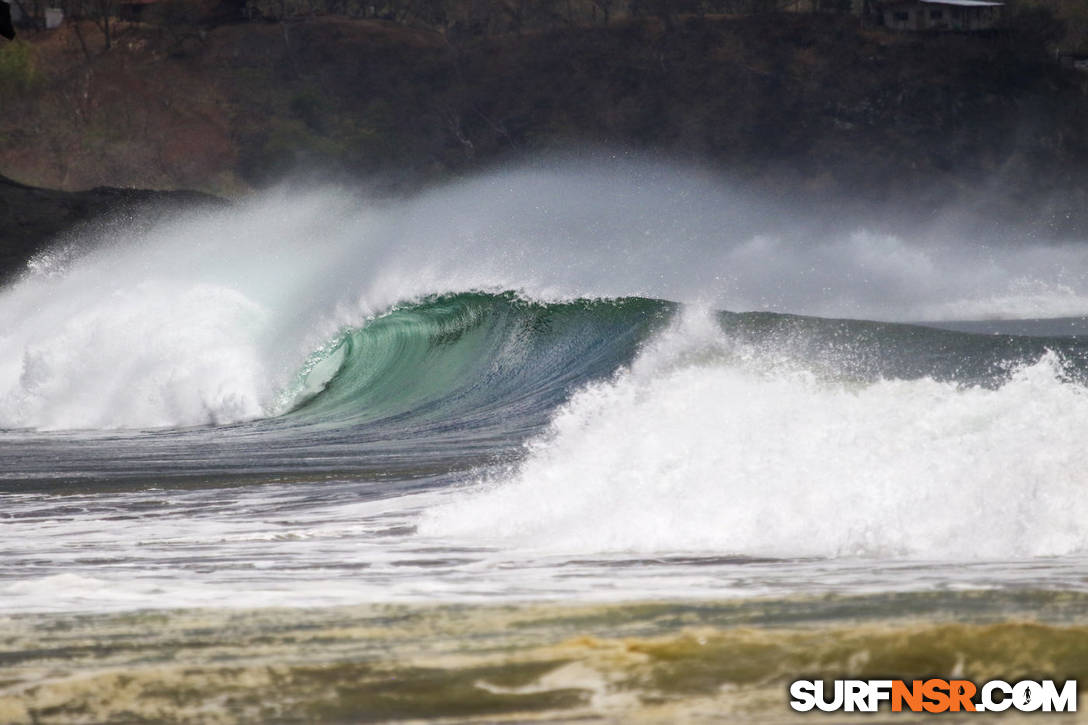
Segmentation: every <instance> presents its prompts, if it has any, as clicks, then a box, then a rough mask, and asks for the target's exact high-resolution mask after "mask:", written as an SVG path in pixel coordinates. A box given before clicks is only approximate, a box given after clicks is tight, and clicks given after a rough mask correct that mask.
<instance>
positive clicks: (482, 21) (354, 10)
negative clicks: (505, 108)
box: [245, 0, 850, 35]
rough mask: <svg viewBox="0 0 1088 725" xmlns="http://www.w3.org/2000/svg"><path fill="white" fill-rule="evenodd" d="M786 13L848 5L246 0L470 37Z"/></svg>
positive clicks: (822, 1)
mask: <svg viewBox="0 0 1088 725" xmlns="http://www.w3.org/2000/svg"><path fill="white" fill-rule="evenodd" d="M786 8H791V9H793V8H796V9H806V10H821V9H824V10H831V9H834V10H843V11H845V10H849V8H850V0H385V1H379V0H248V2H246V5H245V12H246V13H248V14H249V15H250V16H251V17H262V18H267V19H274V20H280V19H284V18H291V17H303V16H307V15H326V14H327V15H342V16H346V17H359V18H378V19H383V20H390V21H393V22H396V23H400V24H404V25H416V26H422V27H427V28H436V29H442V30H460V31H464V32H469V33H472V34H476V35H491V34H497V33H510V32H515V33H517V32H523V31H530V30H537V29H544V28H550V27H556V26H562V25H569V26H585V25H594V24H602V25H607V24H609V23H610V22H612V21H613V20H616V19H619V18H657V19H659V20H660V21H662V22H663V23H665V24H667V25H671V24H672V23H674V22H676V21H677V19H678V18H680V17H684V16H688V17H690V16H701V15H707V14H750V13H760V12H773V11H775V10H782V9H786Z"/></svg>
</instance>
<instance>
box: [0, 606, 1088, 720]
mask: <svg viewBox="0 0 1088 725" xmlns="http://www.w3.org/2000/svg"><path fill="white" fill-rule="evenodd" d="M0 622H2V627H0V633H2V634H0V661H2V662H3V663H4V668H3V672H4V674H3V678H2V682H0V721H3V722H10V723H37V722H61V721H63V722H73V723H96V722H147V721H156V722H207V723H245V722H255V721H262V722H313V721H322V722H345V723H346V722H374V721H386V720H398V721H413V720H428V721H436V720H437V721H442V722H530V721H545V722H575V721H577V722H582V721H591V722H592V721H604V722H661V723H665V722H702V721H706V722H710V721H717V722H722V721H728V722H766V723H777V722H794V721H796V722H800V721H804V720H811V719H812V718H813V717H814V716H813V715H811V714H809V715H804V714H800V713H792V712H791V711H790V709H789V707H788V704H787V701H788V694H787V687H788V683H789V682H790V681H792V680H795V679H799V678H803V677H825V678H834V677H856V678H879V677H885V676H889V675H894V676H896V677H902V678H905V679H909V678H912V677H924V676H927V675H942V676H946V677H948V676H955V677H957V678H966V679H971V680H974V681H984V680H989V679H994V678H1002V679H1007V680H1009V681H1015V680H1017V679H1024V678H1034V679H1043V678H1053V679H1063V680H1064V679H1073V678H1078V677H1079V678H1081V680H1082V681H1083V680H1084V679H1085V678H1088V595H1085V594H1073V593H1062V592H1023V591H1021V592H999V591H984V592H931V593H924V594H923V593H916V594H898V595H887V594H885V595H872V596H858V597H837V596H826V597H797V598H792V599H757V600H745V601H732V602H729V601H721V602H682V601H673V602H640V603H635V602H632V603H623V604H608V605H579V604H557V603H534V604H509V605H501V606H496V605H490V606H486V605H485V606H471V605H365V606H354V607H330V608H311V609H303V608H299V609H251V610H233V611H232V610H223V609H217V610H161V611H145V612H131V613H122V614H34V615H19V616H14V617H6V618H4V619H3V620H0ZM815 717H817V718H820V717H821V716H819V715H817V716H815ZM1021 717H1022V718H1023V719H1025V720H1027V721H1029V722H1030V721H1035V720H1036V719H1037V718H1038V716H1037V715H1035V716H1027V717H1025V716H1021ZM1079 717H1080V719H1078V714H1065V715H1051V716H1049V717H1048V722H1082V721H1083V713H1081V714H1080V715H1079ZM851 719H858V720H861V721H882V720H883V719H887V720H890V721H893V722H916V721H918V720H919V719H924V718H921V716H912V715H907V714H906V713H890V712H884V713H881V714H878V715H876V716H873V715H857V714H855V715H843V716H842V717H836V721H844V720H845V721H849V720H851ZM962 719H965V720H969V718H967V717H966V716H964V717H963V718H962ZM1000 719H1001V721H1002V722H1010V721H1015V719H1016V716H1003V717H1001V718H1000ZM940 720H941V721H942V722H955V721H958V720H957V719H956V716H955V715H950V714H945V715H942V716H940Z"/></svg>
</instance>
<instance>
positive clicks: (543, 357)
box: [285, 293, 675, 427]
mask: <svg viewBox="0 0 1088 725" xmlns="http://www.w3.org/2000/svg"><path fill="white" fill-rule="evenodd" d="M674 309H675V306H674V305H671V304H669V303H665V302H659V301H656V300H646V299H638V298H629V299H623V300H617V301H601V300H598V301H584V300H583V301H576V302H569V303H560V304H542V303H537V302H527V301H525V300H522V299H519V298H517V297H516V296H515V295H513V294H511V293H506V294H500V295H488V294H483V293H469V294H458V295H447V296H441V297H432V298H429V299H426V300H424V301H422V302H420V303H418V304H414V305H410V306H405V307H400V308H397V309H394V310H393V311H391V312H389V313H387V314H385V315H383V316H381V317H379V318H377V319H375V320H373V321H372V322H371V323H369V324H367V325H366V326H365V327H363V328H360V329H353V330H348V331H345V332H344V333H343V334H341V335H340V336H339V337H338V338H336V339H335V340H332V341H330V343H329V344H327V345H325V346H324V347H322V348H321V349H320V350H318V351H316V352H315V353H314V354H313V355H311V356H310V358H309V360H307V361H306V363H305V365H304V366H303V368H302V370H301V371H300V373H299V375H298V377H297V379H296V381H295V382H294V384H293V385H292V386H291V388H289V390H288V391H287V393H286V395H285V399H286V400H287V401H289V402H288V407H289V413H288V416H289V417H290V418H292V419H295V420H299V421H329V422H335V423H336V424H337V425H344V424H345V423H375V422H383V423H386V424H389V425H397V424H398V423H399V424H401V425H404V426H420V425H442V426H446V425H456V426H458V427H460V426H463V425H471V424H472V423H473V422H474V421H475V422H483V421H486V420H487V419H488V418H489V417H492V416H494V415H496V414H497V413H499V411H500V410H501V412H502V415H503V416H504V417H506V418H507V419H510V418H511V417H513V418H515V419H516V418H521V417H523V416H531V415H532V414H534V413H541V412H547V411H548V410H549V409H550V408H552V407H554V405H556V404H557V403H558V402H560V401H561V400H562V398H563V397H564V396H565V395H566V394H567V393H568V392H569V390H570V388H571V386H572V385H577V384H579V383H581V382H584V381H586V380H588V379H593V378H595V377H600V376H602V375H608V374H611V373H612V372H614V371H615V370H616V369H617V368H618V367H619V366H621V365H624V364H627V363H628V362H630V360H631V359H632V357H633V356H634V354H635V352H636V351H637V349H638V345H639V343H640V342H642V341H643V340H645V339H646V338H647V337H648V336H649V335H651V334H652V333H653V332H654V330H656V329H658V328H660V327H661V326H662V325H663V324H664V323H665V322H667V320H668V319H669V318H670V317H671V315H672V312H673V310H674Z"/></svg>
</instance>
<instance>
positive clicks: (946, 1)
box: [881, 0, 1005, 8]
mask: <svg viewBox="0 0 1088 725" xmlns="http://www.w3.org/2000/svg"><path fill="white" fill-rule="evenodd" d="M916 2H922V3H925V4H926V5H955V6H956V7H960V8H996V7H1002V6H1004V4H1005V3H1003V2H998V0H884V2H883V3H881V5H883V6H886V7H892V6H895V5H908V4H913V3H916Z"/></svg>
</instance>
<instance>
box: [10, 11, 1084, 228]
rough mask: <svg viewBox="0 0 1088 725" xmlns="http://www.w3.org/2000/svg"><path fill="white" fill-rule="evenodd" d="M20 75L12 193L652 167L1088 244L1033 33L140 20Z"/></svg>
mask: <svg viewBox="0 0 1088 725" xmlns="http://www.w3.org/2000/svg"><path fill="white" fill-rule="evenodd" d="M94 37H95V36H94V35H93V29H91V28H85V29H84V38H85V39H91V40H92V41H93V40H94ZM3 55H4V56H6V57H7V62H5V61H4V57H0V86H3V88H2V89H0V90H3V97H4V104H5V108H4V113H3V115H2V117H0V173H4V174H6V175H8V176H10V177H13V178H16V179H19V180H20V181H23V182H26V183H31V184H36V185H41V186H47V187H55V188H61V189H67V190H75V189H86V188H91V187H95V186H102V185H110V186H120V187H140V188H156V189H173V188H188V189H199V190H202V191H207V192H212V193H216V194H220V195H227V196H230V195H234V194H238V193H241V192H245V191H247V190H249V189H253V188H257V187H260V186H263V185H266V184H269V183H272V182H274V181H276V180H278V179H280V178H282V177H284V176H285V175H288V174H292V173H293V174H300V173H315V174H320V175H322V176H323V177H328V176H332V177H343V178H359V179H365V180H367V182H368V183H370V184H372V185H376V186H378V187H380V188H382V189H384V190H388V191H402V190H410V189H412V188H416V187H418V186H419V185H422V184H427V183H431V182H434V181H436V180H441V179H444V178H447V177H449V176H450V175H455V174H458V173H462V172H465V171H468V170H471V169H474V168H478V167H481V166H486V165H489V164H494V163H501V162H503V161H506V160H510V159H512V158H517V157H519V156H524V155H532V154H535V153H537V152H540V151H544V150H552V149H570V148H585V147H604V148H623V149H627V148H630V149H639V150H648V151H653V152H664V153H666V154H667V155H669V156H670V157H675V158H680V159H684V160H691V161H696V162H698V163H703V164H708V165H710V166H712V167H714V168H717V169H721V170H724V171H725V172H726V173H728V174H729V175H731V176H733V177H734V178H736V179H737V180H738V181H739V182H740V183H743V184H746V185H748V186H750V187H752V188H755V189H757V190H761V191H763V192H765V193H769V194H775V195H789V196H791V197H796V198H798V199H803V200H805V201H806V202H808V203H812V204H835V205H836V206H839V205H846V206H851V205H853V206H857V207H859V208H866V209H884V210H887V209H895V214H897V215H900V216H903V217H905V218H911V217H917V216H919V215H922V216H925V215H930V214H933V213H935V211H936V210H940V209H948V208H950V207H954V208H955V209H957V210H960V212H962V214H963V215H964V217H965V218H966V219H968V223H978V224H986V225H990V226H996V225H1023V224H1029V225H1031V226H1033V227H1035V228H1036V229H1038V230H1039V231H1040V232H1042V233H1046V234H1047V235H1052V236H1058V237H1070V236H1079V237H1081V238H1083V236H1084V233H1085V230H1088V171H1086V170H1088V124H1085V123H1084V119H1085V118H1086V117H1088V74H1085V73H1079V72H1076V71H1072V70H1066V69H1063V68H1060V67H1059V66H1058V64H1057V63H1055V62H1054V61H1053V59H1052V57H1050V56H1049V55H1048V54H1047V53H1046V52H1045V51H1044V48H1043V41H1042V40H1040V39H1039V38H1037V37H1034V36H1032V35H1031V33H1030V32H1025V33H1003V34H996V35H992V36H987V37H970V36H962V35H956V36H939V37H938V36H918V35H903V34H892V33H889V32H886V31H882V30H880V29H871V28H862V27H860V26H859V25H858V22H857V20H856V19H854V18H851V17H844V16H829V15H807V14H806V15H802V14H772V15H762V16H749V17H708V18H690V19H687V20H685V21H682V22H679V23H677V24H676V25H675V26H674V27H673V28H671V29H666V28H665V27H664V26H663V25H662V24H660V23H658V22H656V21H654V20H652V19H645V20H639V21H637V22H636V21H627V22H614V23H612V24H611V25H609V26H607V27H603V26H595V27H578V28H557V29H553V30H548V31H542V32H534V33H525V34H520V35H519V34H505V35H498V36H491V37H468V38H461V39H456V38H451V37H450V36H449V35H447V34H442V33H439V32H431V31H425V30H417V29H411V28H406V27H403V26H398V25H394V24H392V23H387V22H382V21H375V20H351V19H346V18H332V17H312V18H308V19H305V20H300V21H295V22H289V23H283V24H281V23H272V22H250V23H237V24H225V25H220V26H215V27H206V26H200V27H197V26H192V27H188V28H187V29H184V30H179V29H178V28H176V27H175V28H172V29H166V28H162V27H155V26H151V25H137V24H133V25H129V26H122V27H121V28H120V29H119V31H118V33H117V36H116V42H115V44H114V47H113V48H112V49H111V50H109V51H102V50H101V49H100V48H97V47H91V48H90V49H89V52H88V53H84V51H83V49H82V48H81V46H80V44H79V43H78V42H77V39H76V37H75V36H74V33H73V30H72V27H71V26H69V27H66V28H64V29H61V30H58V31H53V32H49V33H39V34H27V35H26V36H25V40H24V43H23V44H22V45H10V46H5V47H4V49H3ZM16 56H18V57H16ZM12 58H15V60H16V61H18V62H13V61H12ZM20 59H21V60H20Z"/></svg>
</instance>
